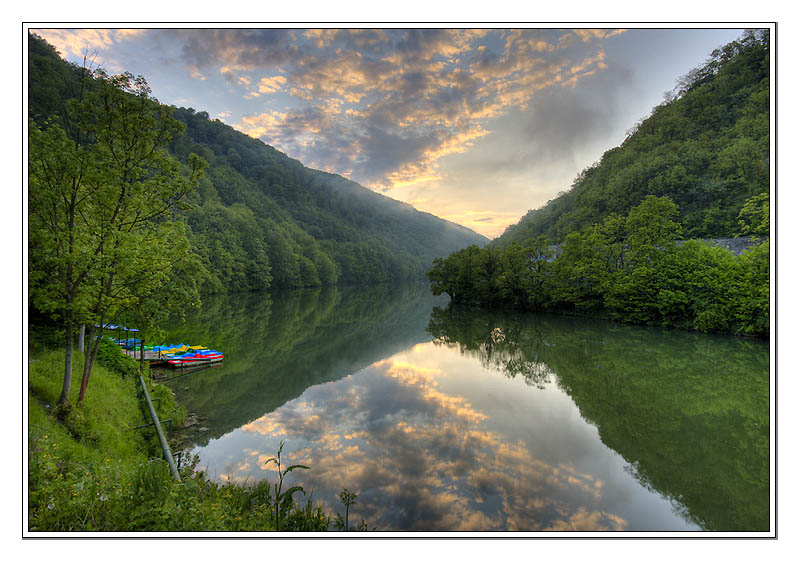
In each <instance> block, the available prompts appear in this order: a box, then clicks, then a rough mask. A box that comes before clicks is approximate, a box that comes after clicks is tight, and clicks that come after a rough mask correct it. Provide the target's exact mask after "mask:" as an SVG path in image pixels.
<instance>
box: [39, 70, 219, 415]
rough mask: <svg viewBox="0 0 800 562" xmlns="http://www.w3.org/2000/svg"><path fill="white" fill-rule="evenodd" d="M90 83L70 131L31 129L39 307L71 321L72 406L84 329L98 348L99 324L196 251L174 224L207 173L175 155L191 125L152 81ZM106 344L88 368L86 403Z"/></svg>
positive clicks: (68, 368) (68, 120)
mask: <svg viewBox="0 0 800 562" xmlns="http://www.w3.org/2000/svg"><path fill="white" fill-rule="evenodd" d="M84 81H85V84H84V88H85V92H86V93H85V95H83V96H81V97H79V98H78V99H75V100H72V101H71V102H69V103H68V104H67V105H66V108H65V112H64V116H65V117H64V123H65V124H66V132H65V130H64V129H62V128H61V127H59V126H58V125H55V124H52V123H47V124H45V126H44V127H43V128H42V129H40V128H39V127H37V126H36V125H35V124H34V123H33V122H31V123H30V137H29V153H30V157H29V198H30V199H29V204H30V218H29V231H30V241H31V252H30V267H29V269H30V271H31V280H32V281H31V300H32V302H33V304H34V305H35V306H37V307H38V308H39V309H40V310H42V311H44V312H49V313H52V314H53V315H55V316H56V317H58V318H60V319H61V320H62V321H63V323H64V327H65V336H66V358H65V370H64V385H63V388H62V394H61V397H60V398H59V404H60V405H63V406H66V405H68V403H69V392H70V386H71V376H72V352H73V350H72V340H73V339H74V333H75V327H76V322H81V323H87V324H89V326H90V329H89V334H88V339H89V341H90V342H91V341H92V337H93V335H94V324H95V322H99V323H100V324H102V323H103V322H104V321H105V320H106V319H107V318H108V317H109V316H110V315H113V314H114V313H115V312H116V311H117V310H120V309H124V308H131V307H134V306H136V303H137V302H142V300H143V299H146V298H149V297H150V296H151V295H152V294H154V293H155V291H156V290H157V289H158V288H159V287H160V286H162V285H164V284H165V283H167V282H168V281H169V280H170V279H171V271H172V269H173V267H174V266H175V264H177V263H179V262H180V261H181V260H182V259H183V258H184V257H185V256H186V255H187V254H188V245H187V244H186V241H185V234H184V233H183V229H182V228H177V227H176V226H175V225H173V224H171V221H170V220H171V219H172V217H173V215H174V212H175V209H176V208H177V206H178V204H179V202H180V201H181V199H182V198H183V197H184V196H185V195H186V194H187V193H188V192H189V191H190V190H191V189H192V186H193V185H194V183H195V182H196V179H197V177H198V175H199V174H200V173H201V171H202V168H203V167H204V162H202V161H201V160H200V159H199V158H197V157H191V158H190V159H189V166H188V167H187V168H186V169H184V170H181V166H180V164H179V163H178V161H177V160H175V159H174V158H172V157H170V156H169V155H167V153H166V152H165V150H164V149H165V147H166V146H167V144H168V143H169V142H170V140H171V139H172V138H173V137H174V136H175V135H176V134H179V133H180V132H181V131H182V130H183V125H182V124H181V123H180V122H178V121H176V120H175V119H173V118H172V117H171V115H170V113H171V110H170V108H168V107H166V106H163V105H160V104H158V103H156V101H155V100H153V99H152V98H151V96H150V93H151V92H150V88H149V87H148V85H147V82H146V81H145V80H144V78H142V77H134V76H133V75H131V74H129V73H125V74H121V75H118V76H108V75H107V74H106V73H105V72H103V71H102V70H97V71H95V72H93V73H89V72H88V71H87V72H86V73H85V77H84ZM101 331H102V330H101ZM98 344H99V338H98V339H97V340H96V342H95V345H94V346H93V348H92V350H91V351H90V352H88V353H87V357H86V361H85V362H84V365H85V366H84V373H83V378H82V383H81V393H80V398H79V402H80V401H81V400H82V398H83V396H84V393H85V390H86V386H87V384H88V380H89V376H90V374H91V367H92V363H93V359H94V357H95V356H96V353H97V348H98Z"/></svg>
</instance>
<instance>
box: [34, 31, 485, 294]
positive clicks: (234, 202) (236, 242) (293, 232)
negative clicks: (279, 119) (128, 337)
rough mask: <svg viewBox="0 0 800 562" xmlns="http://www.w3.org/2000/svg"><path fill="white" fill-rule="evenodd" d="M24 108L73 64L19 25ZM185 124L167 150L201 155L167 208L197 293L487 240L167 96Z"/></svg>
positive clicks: (60, 98) (59, 97)
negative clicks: (198, 168) (179, 228)
mask: <svg viewBox="0 0 800 562" xmlns="http://www.w3.org/2000/svg"><path fill="white" fill-rule="evenodd" d="M28 54H29V62H28V92H29V104H28V112H29V116H30V117H31V118H32V119H34V120H35V121H37V122H38V123H43V122H44V120H45V119H47V118H50V117H54V116H58V115H59V112H60V111H61V110H62V108H63V107H64V104H65V102H66V101H67V100H69V99H71V98H73V97H75V96H76V95H77V94H76V93H77V92H78V91H79V86H80V80H81V69H79V68H78V67H76V66H75V65H73V64H70V63H68V62H65V61H64V60H62V59H61V58H60V57H59V55H58V53H57V51H56V50H55V49H54V48H53V47H52V46H51V45H49V44H48V43H47V42H46V41H44V40H43V39H41V38H40V37H38V36H36V35H33V34H29V36H28ZM173 109H174V111H173V116H174V117H175V118H177V119H179V120H180V121H182V122H183V123H184V124H185V125H186V130H185V133H184V134H182V135H181V136H179V137H177V138H175V139H174V140H173V142H172V143H171V145H170V151H171V152H172V154H173V155H174V156H176V157H177V158H178V159H179V160H180V161H182V162H184V163H185V162H186V161H187V159H188V156H189V154H191V153H194V154H197V155H199V156H201V157H203V158H204V159H205V160H206V161H208V163H209V167H208V168H207V170H206V174H205V178H203V179H202V180H201V181H200V184H199V185H198V187H197V189H195V190H194V192H192V193H191V194H190V196H189V197H188V199H186V203H187V205H185V206H184V207H185V208H184V209H182V210H181V211H180V213H179V215H178V216H177V217H176V218H178V219H179V220H182V221H183V222H184V223H185V224H186V225H187V231H188V234H189V240H190V243H191V245H192V248H193V251H194V252H195V253H196V255H197V257H198V264H199V265H198V270H197V276H198V281H199V282H200V284H201V287H202V289H203V290H204V292H206V293H222V292H227V291H231V290H234V291H240V290H258V289H266V288H270V287H307V286H320V285H333V284H366V283H379V282H386V281H395V280H404V279H412V278H421V277H422V276H423V275H424V273H425V271H427V270H428V269H429V268H430V266H431V264H432V262H433V260H434V259H435V258H437V257H440V256H446V255H448V254H449V253H451V252H453V251H456V250H459V249H461V248H464V247H466V246H469V245H472V244H477V245H481V246H482V245H484V244H486V243H487V242H488V240H487V239H486V238H485V237H483V236H481V235H480V234H477V233H475V232H474V231H472V230H469V229H467V228H464V227H462V226H459V225H457V224H454V223H451V222H448V221H445V220H442V219H440V218H438V217H435V216H434V215H431V214H428V213H423V212H420V211H417V210H416V209H414V208H413V207H411V206H410V205H407V204H405V203H401V202H399V201H395V200H393V199H391V198H389V197H385V196H383V195H380V194H378V193H375V192H373V191H371V190H369V189H367V188H365V187H363V186H361V185H359V184H357V183H355V182H353V181H350V180H347V179H345V178H343V177H341V176H338V175H335V174H329V173H325V172H321V171H319V170H314V169H311V168H307V167H305V166H304V165H303V164H302V163H301V162H299V161H297V160H294V159H292V158H290V157H288V156H287V155H285V154H284V153H282V152H280V151H278V150H276V149H274V148H272V147H270V146H268V145H266V144H264V143H263V142H262V141H260V140H257V139H253V138H250V137H248V136H247V135H244V134H243V133H240V132H238V131H236V130H235V129H233V128H232V127H230V126H228V125H226V124H224V123H222V122H221V121H219V120H212V119H210V118H209V115H208V113H207V112H204V111H195V110H194V109H192V108H173Z"/></svg>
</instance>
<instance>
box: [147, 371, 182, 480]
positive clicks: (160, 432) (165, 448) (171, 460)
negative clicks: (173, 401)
mask: <svg viewBox="0 0 800 562" xmlns="http://www.w3.org/2000/svg"><path fill="white" fill-rule="evenodd" d="M139 382H140V383H141V385H142V391H144V399H145V400H146V401H147V407H148V408H150V417H151V418H153V424H154V425H155V426H156V433H157V434H158V440H159V441H160V442H161V450H162V451H163V452H164V458H165V460H166V461H167V462H168V463H169V469H170V471H171V472H172V477H173V478H175V480H177V481H178V482H180V481H181V475H180V474H179V473H178V468H177V467H176V466H175V459H174V458H173V457H172V453H171V452H170V450H169V445H168V444H167V438H166V437H164V430H162V429H161V423H160V422H159V421H158V414H156V410H155V408H153V402H152V401H151V400H150V394H148V393H147V385H145V384H144V379H143V378H142V375H141V374H140V375H139Z"/></svg>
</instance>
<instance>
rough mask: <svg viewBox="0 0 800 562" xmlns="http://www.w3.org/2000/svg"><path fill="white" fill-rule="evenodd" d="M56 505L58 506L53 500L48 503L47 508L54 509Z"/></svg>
mask: <svg viewBox="0 0 800 562" xmlns="http://www.w3.org/2000/svg"><path fill="white" fill-rule="evenodd" d="M55 507H56V504H54V503H53V502H50V503H48V504H47V509H54V508H55Z"/></svg>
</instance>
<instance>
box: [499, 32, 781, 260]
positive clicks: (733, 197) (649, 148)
mask: <svg viewBox="0 0 800 562" xmlns="http://www.w3.org/2000/svg"><path fill="white" fill-rule="evenodd" d="M769 91H770V60H769V31H768V30H757V31H748V32H746V33H745V34H744V35H743V36H742V37H741V38H740V39H739V40H737V41H733V42H731V43H729V44H727V45H725V46H723V47H720V48H719V49H716V50H715V51H714V52H713V53H712V54H711V56H710V58H709V60H708V61H707V62H706V63H705V64H704V65H703V66H701V67H699V68H696V69H694V70H692V71H691V72H690V73H688V74H687V75H686V76H684V77H683V78H681V79H680V80H679V81H678V84H677V86H676V88H675V90H674V91H673V92H671V93H670V94H669V95H668V96H667V97H668V99H667V101H665V102H664V103H663V104H661V105H659V106H657V107H655V108H654V109H653V111H652V113H651V114H650V116H648V117H647V118H646V119H644V120H643V121H641V122H640V123H639V124H638V125H636V126H634V128H633V129H632V131H631V133H630V135H629V136H628V138H627V139H626V140H625V141H624V142H623V143H622V144H621V145H620V146H618V147H616V148H613V149H611V150H609V151H608V152H606V153H605V154H603V157H602V159H601V160H600V161H599V162H598V163H596V164H594V165H592V166H590V167H588V168H587V169H585V170H583V172H581V173H580V175H579V176H578V177H577V178H576V180H575V181H574V183H573V184H572V187H571V189H569V190H568V191H567V192H565V193H562V194H560V195H559V196H558V197H556V198H554V199H552V200H551V201H549V202H548V203H547V204H546V205H544V206H543V207H541V208H539V209H536V210H532V211H528V213H527V214H526V215H525V216H524V217H523V218H522V219H521V220H520V221H519V222H518V223H517V224H515V225H512V226H510V227H508V228H507V229H506V231H505V232H504V233H503V234H502V235H501V236H500V237H499V238H497V239H496V240H495V241H493V245H495V246H499V247H506V246H508V245H509V244H511V243H512V242H518V243H524V241H526V240H528V239H531V238H535V237H537V236H540V235H545V236H547V237H548V238H549V239H550V240H552V241H554V242H561V241H563V240H564V239H565V238H566V236H567V234H569V233H570V232H575V231H577V230H579V229H581V228H582V227H585V226H588V225H591V224H599V223H600V222H602V221H603V220H604V219H605V218H606V217H608V216H610V215H613V214H617V215H621V216H624V215H626V214H627V213H628V212H629V211H630V209H631V208H633V207H635V206H636V205H638V204H640V203H641V202H642V201H643V200H644V198H645V197H646V196H648V195H655V196H657V197H660V196H668V197H669V198H670V199H671V200H672V201H673V202H674V203H675V204H676V205H677V206H678V211H679V219H680V223H681V226H682V231H683V236H684V237H685V238H724V237H729V236H732V235H734V234H736V233H738V232H739V228H740V227H739V223H738V220H737V218H738V214H739V211H740V210H741V209H742V207H743V206H744V203H745V201H746V200H747V199H748V198H750V197H753V196H755V195H759V194H761V193H769V138H770V137H769V133H770V129H769V127H770V122H769V104H770V98H769Z"/></svg>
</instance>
